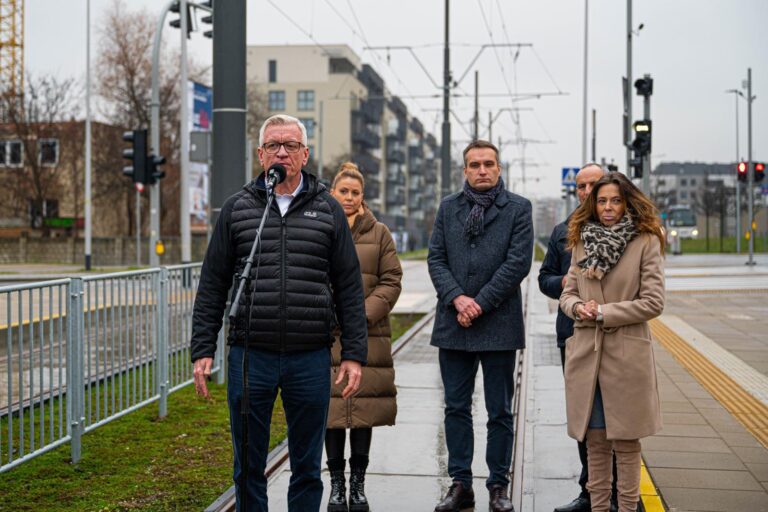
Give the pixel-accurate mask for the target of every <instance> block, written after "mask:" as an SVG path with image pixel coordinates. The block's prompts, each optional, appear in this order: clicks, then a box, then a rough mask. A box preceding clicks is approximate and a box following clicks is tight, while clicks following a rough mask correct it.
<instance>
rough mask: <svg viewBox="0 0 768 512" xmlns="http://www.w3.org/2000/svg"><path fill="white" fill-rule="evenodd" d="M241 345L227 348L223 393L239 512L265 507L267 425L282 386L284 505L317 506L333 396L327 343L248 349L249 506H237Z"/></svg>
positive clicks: (300, 508) (309, 508) (260, 510)
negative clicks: (287, 467) (286, 465)
mask: <svg viewBox="0 0 768 512" xmlns="http://www.w3.org/2000/svg"><path fill="white" fill-rule="evenodd" d="M242 363H243V348H242V347H230V350H229V358H228V365H229V368H228V370H229V371H228V375H229V378H228V382H227V398H228V402H229V421H230V426H231V430H232V444H233V448H234V452H235V464H234V475H233V478H234V480H235V487H236V488H237V490H238V494H237V496H238V504H237V510H238V512H252V511H256V512H266V511H267V510H268V508H267V479H266V477H265V476H264V469H265V467H266V463H267V452H268V450H269V425H270V422H271V420H272V409H273V407H274V404H275V398H276V397H277V391H278V389H279V390H280V396H281V398H282V400H283V409H284V410H285V418H286V421H287V424H288V449H289V454H290V462H291V473H292V474H291V480H290V484H289V486H288V510H290V511H295V512H299V511H302V512H304V511H317V510H320V502H321V500H322V496H323V483H322V481H321V480H320V464H321V459H322V455H323V438H324V437H325V424H326V421H327V418H328V403H329V402H330V398H331V377H330V375H331V372H330V365H331V357H330V351H329V350H328V349H327V348H321V349H318V350H309V351H301V352H283V353H281V352H268V351H263V350H253V349H249V350H248V400H249V407H250V412H249V414H248V447H249V450H248V470H247V474H248V480H247V490H248V509H247V511H243V510H242V509H241V506H240V502H239V500H240V494H239V487H240V472H241V471H242V467H241V464H240V440H241V438H242V424H241V421H242V420H241V415H240V402H241V398H242V390H243V382H242Z"/></svg>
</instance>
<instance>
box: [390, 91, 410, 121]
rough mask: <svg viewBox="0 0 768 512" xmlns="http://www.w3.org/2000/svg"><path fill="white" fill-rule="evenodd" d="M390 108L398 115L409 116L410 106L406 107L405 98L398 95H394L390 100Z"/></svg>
mask: <svg viewBox="0 0 768 512" xmlns="http://www.w3.org/2000/svg"><path fill="white" fill-rule="evenodd" d="M389 109H390V110H391V111H392V112H394V114H395V115H396V116H397V117H402V118H405V117H406V116H408V107H406V106H405V103H403V100H401V99H400V98H398V97H397V96H392V99H391V100H389Z"/></svg>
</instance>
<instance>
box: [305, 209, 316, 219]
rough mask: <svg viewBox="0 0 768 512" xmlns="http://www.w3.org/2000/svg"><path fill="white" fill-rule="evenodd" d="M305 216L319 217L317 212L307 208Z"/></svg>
mask: <svg viewBox="0 0 768 512" xmlns="http://www.w3.org/2000/svg"><path fill="white" fill-rule="evenodd" d="M304 216H305V217H312V218H315V217H317V212H311V211H309V210H307V211H306V212H304Z"/></svg>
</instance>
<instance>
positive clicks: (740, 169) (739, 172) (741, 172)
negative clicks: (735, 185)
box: [736, 162, 747, 181]
mask: <svg viewBox="0 0 768 512" xmlns="http://www.w3.org/2000/svg"><path fill="white" fill-rule="evenodd" d="M736 176H737V177H738V179H739V181H747V162H739V163H738V164H736Z"/></svg>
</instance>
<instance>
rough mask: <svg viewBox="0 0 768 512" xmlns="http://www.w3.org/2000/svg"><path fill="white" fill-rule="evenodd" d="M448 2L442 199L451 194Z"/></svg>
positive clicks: (446, 3)
mask: <svg viewBox="0 0 768 512" xmlns="http://www.w3.org/2000/svg"><path fill="white" fill-rule="evenodd" d="M449 4H450V0H445V46H444V48H443V140H442V143H443V145H442V148H441V151H440V155H441V156H440V166H441V173H440V189H441V190H440V193H441V194H440V195H441V196H442V197H445V196H447V195H448V194H450V193H451V121H450V115H451V112H450V103H449V100H450V93H451V50H450V48H449V46H448V44H449V41H450V38H449V27H450V23H449V9H450V5H449Z"/></svg>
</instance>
